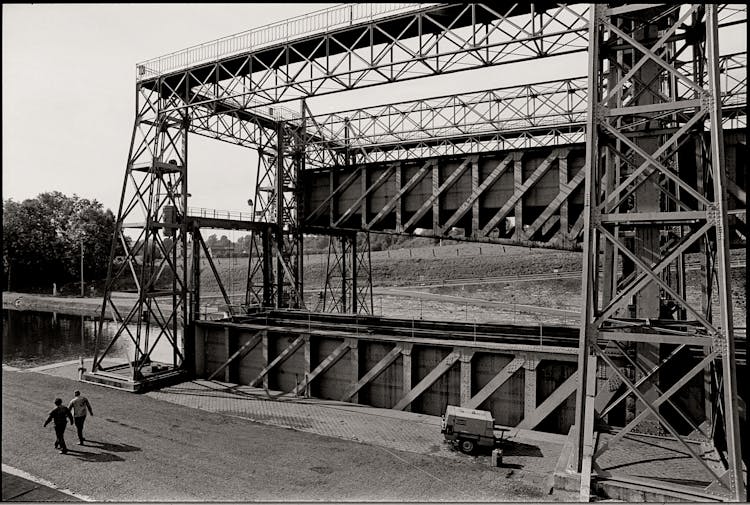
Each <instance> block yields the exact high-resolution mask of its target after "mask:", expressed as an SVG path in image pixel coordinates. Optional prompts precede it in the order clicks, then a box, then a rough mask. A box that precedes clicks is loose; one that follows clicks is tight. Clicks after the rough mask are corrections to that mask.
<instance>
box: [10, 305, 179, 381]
mask: <svg viewBox="0 0 750 505" xmlns="http://www.w3.org/2000/svg"><path fill="white" fill-rule="evenodd" d="M97 331H98V323H97V322H96V320H95V319H92V318H89V317H85V316H73V315H68V314H59V313H53V312H36V311H17V310H9V309H3V363H4V364H7V365H11V366H16V367H33V366H41V365H46V364H51V363H57V362H60V361H69V360H74V359H78V358H79V356H83V357H84V358H85V359H90V358H92V357H93V356H94V347H95V345H96V332H97ZM116 331H117V325H115V323H114V322H112V321H105V323H104V326H103V328H102V339H101V341H100V344H99V345H100V351H101V349H102V348H103V346H106V344H107V343H109V342H110V340H112V336H113V335H114V333H115V332H116ZM131 331H132V332H133V334H135V329H132V330H131ZM157 333H158V332H151V338H150V339H149V340H150V342H152V343H153V339H154V338H155V336H156V334H157ZM178 341H179V337H178ZM133 349H134V344H133V342H132V341H131V340H130V338H129V337H128V336H127V334H123V335H121V336H120V338H118V339H117V342H115V343H114V345H113V347H112V349H111V350H110V351H109V352H108V353H107V356H108V357H110V358H121V359H122V360H123V361H129V359H132V356H133ZM151 357H152V360H154V361H161V362H167V363H170V362H172V348H171V346H170V344H169V342H168V341H167V340H166V337H162V338H161V339H160V340H159V343H158V344H157V346H156V349H155V350H154V352H153V353H152V354H151Z"/></svg>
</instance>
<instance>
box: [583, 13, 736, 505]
mask: <svg viewBox="0 0 750 505" xmlns="http://www.w3.org/2000/svg"><path fill="white" fill-rule="evenodd" d="M592 8H593V16H592V19H591V23H590V32H589V33H590V34H589V41H590V48H589V65H590V77H589V84H588V88H589V103H588V124H587V140H586V145H587V154H586V168H585V170H586V174H585V207H584V220H585V225H584V268H583V281H582V282H583V293H582V294H583V307H582V309H583V310H582V321H581V332H580V339H581V343H580V354H579V362H578V370H579V388H578V392H577V396H576V409H577V416H576V426H577V427H578V429H577V444H576V447H575V458H574V460H575V464H576V465H577V468H576V469H575V470H577V471H579V472H580V473H581V495H582V497H583V498H587V497H588V495H589V493H590V477H591V473H592V471H595V472H599V473H602V474H603V475H606V474H607V469H606V468H602V467H601V466H600V465H598V463H597V461H598V460H600V457H601V455H602V454H603V453H604V452H605V451H606V450H607V449H608V448H609V447H611V446H612V445H616V444H617V443H618V442H621V441H622V439H623V438H625V437H626V436H627V433H628V432H631V431H641V432H646V433H653V432H654V431H656V432H657V433H658V434H662V433H663V432H666V433H667V434H668V435H669V436H671V437H672V438H673V439H674V440H675V441H676V443H678V444H680V445H681V448H684V449H685V450H686V451H687V453H688V454H690V456H691V457H692V458H693V461H694V463H695V465H696V468H700V469H702V470H703V472H704V473H705V474H706V477H707V480H709V481H710V482H712V483H713V484H712V485H711V486H709V487H708V488H706V490H705V492H707V493H713V492H717V493H719V494H720V495H721V496H723V497H725V498H728V499H731V500H735V501H742V500H743V499H744V497H745V494H744V493H745V483H744V482H743V476H742V462H741V453H740V445H739V444H740V438H739V425H738V415H737V400H736V398H737V382H736V380H737V379H736V372H735V359H734V358H735V355H734V336H733V327H732V308H731V300H730V298H729V296H730V292H731V290H730V287H729V286H730V272H729V243H728V236H727V222H728V217H727V184H726V167H725V160H724V153H723V150H724V141H723V133H722V101H721V86H720V82H719V80H720V78H721V74H720V64H719V53H718V39H717V35H718V27H717V25H718V21H717V7H716V6H715V5H703V4H689V5H682V6H680V5H677V6H650V5H644V6H641V5H631V6H624V7H614V8H609V7H608V6H606V5H595V6H593V7H592ZM686 61H687V62H688V63H686ZM704 129H710V133H709V134H708V135H704V134H703V133H702V131H703V130H704ZM690 143H693V144H695V146H696V153H697V154H696V156H695V159H693V160H691V159H686V158H685V157H681V158H679V159H678V153H679V151H680V147H681V146H683V145H686V144H690ZM696 174H697V176H696ZM698 245H700V246H701V250H702V251H704V252H705V254H706V255H707V256H708V257H709V259H712V260H713V261H712V263H711V267H710V268H709V269H708V270H706V269H704V270H703V271H702V275H703V276H704V278H703V279H702V280H701V281H702V282H703V286H704V288H707V289H708V293H707V294H705V295H704V300H705V302H704V304H703V306H702V307H701V306H696V305H695V303H694V302H692V301H691V300H689V299H688V298H687V297H686V294H685V293H686V289H685V282H686V278H685V276H684V275H683V276H679V275H677V276H675V275H672V274H670V271H677V272H680V271H684V270H683V269H684V256H685V254H686V253H688V252H692V251H694V250H696V248H697V246H698ZM712 277H715V278H716V281H717V282H716V284H717V286H718V289H717V290H716V292H715V293H711V289H712V288H711V286H712V285H713V283H712V280H711V278H712ZM712 296H713V298H714V299H715V300H717V301H718V306H717V307H715V308H714V310H712V308H711V298H712ZM675 347H676V349H677V350H679V349H683V348H686V347H687V348H692V349H693V350H696V349H697V350H699V351H700V350H701V349H706V351H705V353H704V354H703V356H702V357H700V358H696V357H692V356H686V355H683V360H682V361H683V362H682V364H681V365H680V366H677V365H676V364H675V360H671V358H672V357H673V356H674V354H675V353H676V352H677V351H676V350H675ZM611 351H615V353H617V354H619V355H622V356H624V358H625V361H626V362H627V363H626V365H625V366H622V363H620V364H616V363H615V362H613V360H612V358H611V357H610V356H611ZM695 354H696V353H695V352H694V353H692V355H693V356H695ZM670 360H671V361H670ZM667 362H669V363H667ZM706 370H710V371H713V372H714V375H715V376H716V377H718V378H719V379H718V383H715V384H714V386H713V389H709V390H708V391H706V392H705V394H706V395H708V396H709V398H710V399H711V402H712V403H713V404H715V405H717V407H718V408H716V410H715V411H714V412H711V411H704V412H695V409H694V408H691V409H688V408H686V405H685V404H684V402H674V401H672V399H671V397H673V395H674V394H675V393H677V392H678V391H680V390H681V389H683V388H684V387H685V386H687V385H688V384H690V383H691V381H695V379H696V378H698V377H699V375H701V374H704V373H705V372H706ZM607 374H609V375H612V376H615V377H616V378H617V379H618V384H619V387H618V390H617V391H620V392H621V394H619V395H617V394H616V392H614V393H613V394H609V395H607V396H608V397H609V398H610V401H609V402H608V404H607V405H605V406H604V408H602V410H600V411H597V409H596V407H597V405H598V406H599V407H602V405H604V404H605V402H603V401H600V400H599V399H598V398H597V397H598V396H601V395H598V391H597V390H601V388H603V387H607V382H606V380H604V377H603V376H606V375H607ZM636 378H637V380H636ZM701 379H702V377H701V378H699V379H698V380H701ZM615 396H616V397H617V398H616V399H615V400H612V398H613V397H615ZM622 402H628V403H629V405H631V406H633V407H634V409H632V410H631V409H630V408H629V407H628V406H627V405H626V409H625V415H624V420H625V424H626V426H625V427H624V428H622V429H620V430H619V432H618V433H617V435H615V437H613V438H611V439H609V440H608V442H607V444H603V445H600V446H597V445H596V440H597V437H596V434H595V426H600V425H602V424H606V423H607V422H608V421H609V422H613V423H615V424H618V423H619V421H616V420H615V418H613V417H612V411H613V409H614V408H615V407H616V406H617V405H618V404H620V405H621V404H622ZM667 404H668V405H669V406H670V408H669V409H665V406H666V405H667ZM604 413H608V414H609V415H608V416H607V417H605V416H604ZM712 416H713V419H714V420H715V421H714V422H715V425H714V426H713V427H712V430H711V433H710V434H706V433H705V432H704V430H702V429H700V428H699V426H700V424H701V422H702V421H704V420H708V421H709V422H710V421H711V419H712ZM677 421H680V422H685V421H687V425H688V426H690V427H691V428H689V429H688V431H695V432H697V433H699V434H703V436H704V437H706V440H705V441H706V442H708V443H711V445H714V443H715V445H716V446H717V447H719V448H720V450H721V451H722V452H723V457H725V458H726V459H725V462H726V472H725V473H722V472H717V471H716V470H715V469H714V468H712V467H711V466H710V465H709V464H708V463H707V462H706V461H705V460H704V458H703V457H702V455H701V454H697V453H696V452H695V451H694V450H693V449H692V447H691V446H690V444H689V443H688V442H687V435H688V432H686V431H685V428H681V427H680V425H679V424H677ZM717 427H718V428H719V429H715V428H717ZM707 435H708V436H707ZM722 447H724V448H725V449H721V448H722Z"/></svg>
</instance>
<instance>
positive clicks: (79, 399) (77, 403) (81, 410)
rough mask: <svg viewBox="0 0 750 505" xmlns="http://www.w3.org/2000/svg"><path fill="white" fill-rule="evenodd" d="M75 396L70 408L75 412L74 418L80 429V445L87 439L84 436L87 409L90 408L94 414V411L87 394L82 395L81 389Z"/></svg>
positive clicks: (77, 428)
mask: <svg viewBox="0 0 750 505" xmlns="http://www.w3.org/2000/svg"><path fill="white" fill-rule="evenodd" d="M74 394H75V398H73V399H72V400H70V404H69V405H68V408H69V409H70V411H71V412H73V420H74V421H75V425H76V430H78V445H83V443H84V442H85V441H86V439H85V438H83V423H84V422H85V421H86V410H87V409H88V411H89V414H91V415H92V416H93V415H94V412H93V411H92V410H91V404H90V403H89V401H88V399H87V398H86V397H85V396H81V392H80V391H76V392H75V393H74Z"/></svg>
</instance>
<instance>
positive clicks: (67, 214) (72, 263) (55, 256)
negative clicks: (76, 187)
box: [3, 191, 115, 289]
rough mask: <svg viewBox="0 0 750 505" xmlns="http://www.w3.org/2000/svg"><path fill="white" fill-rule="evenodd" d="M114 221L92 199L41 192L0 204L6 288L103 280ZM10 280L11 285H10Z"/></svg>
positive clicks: (112, 217) (57, 192) (107, 211)
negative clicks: (81, 277) (0, 208)
mask: <svg viewBox="0 0 750 505" xmlns="http://www.w3.org/2000/svg"><path fill="white" fill-rule="evenodd" d="M114 225H115V218H114V215H113V214H112V212H111V211H110V210H109V209H107V210H104V208H103V206H102V204H101V203H99V202H98V201H96V200H88V199H86V198H79V197H78V196H77V195H73V196H72V197H68V196H66V195H64V194H63V193H60V192H59V191H53V192H47V193H41V194H39V195H38V196H37V197H36V198H30V199H27V200H24V201H23V202H21V203H18V202H14V201H13V200H12V199H8V200H5V201H4V202H3V281H4V284H5V285H6V286H8V289H11V288H13V289H29V288H42V287H44V288H45V289H48V288H49V286H50V285H51V284H52V283H53V282H55V283H59V284H61V283H65V282H70V281H75V280H77V279H78V278H79V277H80V274H81V272H80V269H81V267H80V258H81V256H80V255H81V244H83V251H84V272H83V274H84V277H85V278H86V279H101V278H103V277H104V276H106V273H107V266H108V262H109V252H110V246H111V242H112V236H113V231H114ZM9 281H10V282H9Z"/></svg>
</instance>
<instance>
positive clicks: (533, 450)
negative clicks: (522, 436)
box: [503, 440, 544, 458]
mask: <svg viewBox="0 0 750 505" xmlns="http://www.w3.org/2000/svg"><path fill="white" fill-rule="evenodd" d="M503 455H505V456H530V457H532V458H542V457H544V454H542V451H541V449H539V447H537V446H536V445H531V444H524V443H523V442H515V441H509V440H504V441H503Z"/></svg>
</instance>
